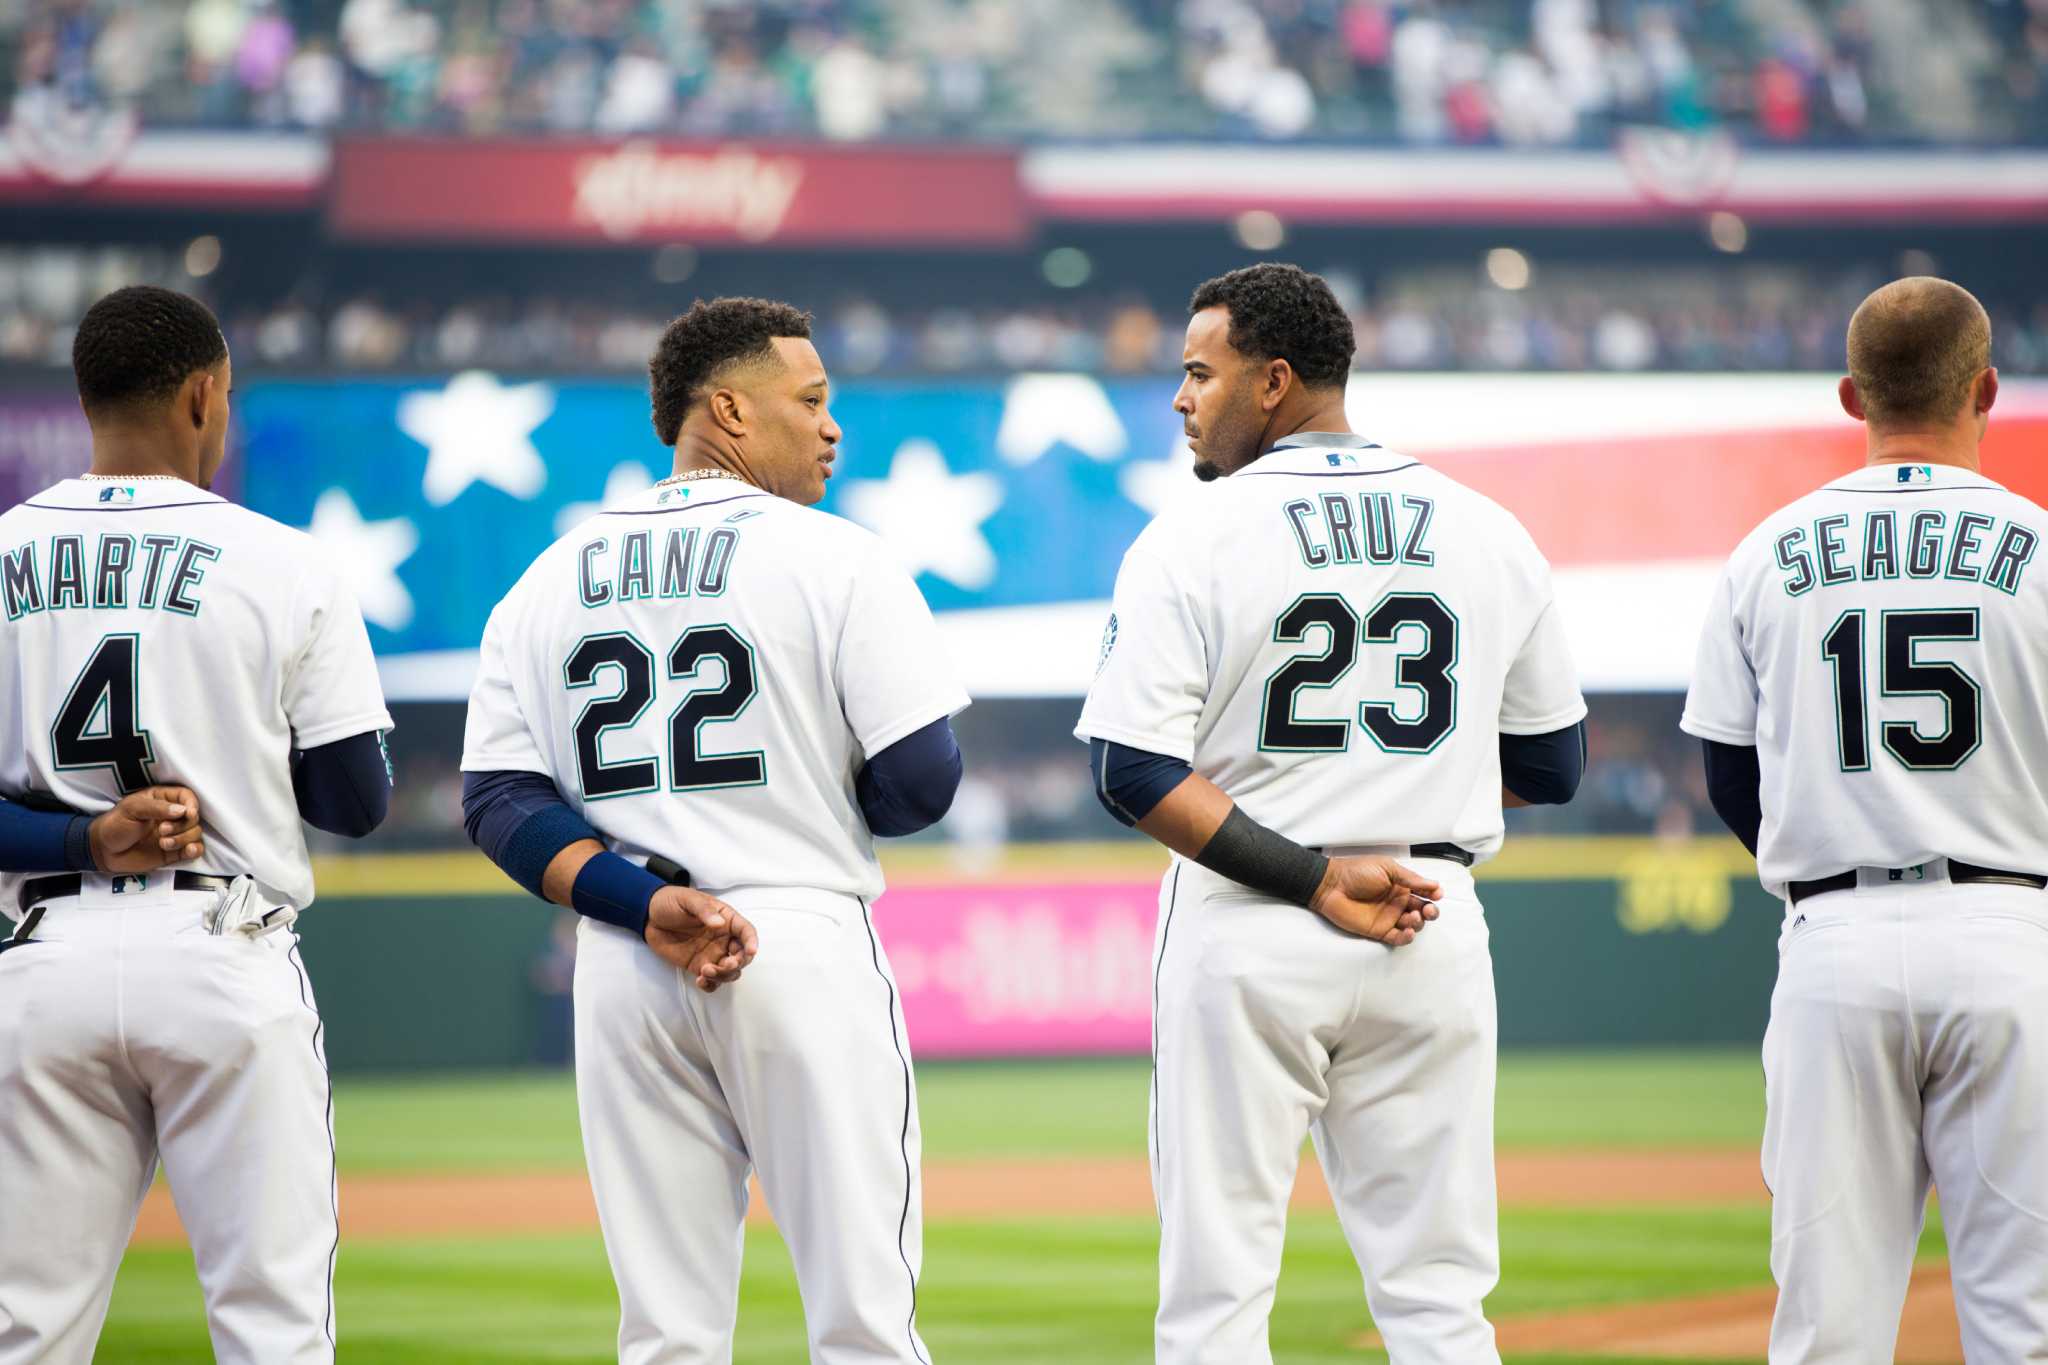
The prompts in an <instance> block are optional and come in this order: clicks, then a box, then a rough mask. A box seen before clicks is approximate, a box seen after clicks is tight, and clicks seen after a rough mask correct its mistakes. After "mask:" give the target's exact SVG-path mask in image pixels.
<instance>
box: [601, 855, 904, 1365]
mask: <svg viewBox="0 0 2048 1365" xmlns="http://www.w3.org/2000/svg"><path fill="white" fill-rule="evenodd" d="M725 899H726V901H727V902H728V903H729V904H731V905H732V906H733V907H734V908H736V909H738V910H739V911H740V912H741V913H742V914H744V915H746V916H747V917H748V918H749V919H751V920H752V921H753V922H754V925H755V927H756V928H757V929H758V930H759V931H760V934H761V952H760V956H759V957H757V958H756V959H755V960H754V963H753V965H752V966H750V967H748V968H747V969H746V974H745V975H744V976H743V977H742V978H741V979H740V980H739V981H737V982H735V983H733V984H732V985H729V986H725V987H722V988H720V989H719V990H718V991H717V992H716V993H715V994H712V995H706V994H704V993H703V992H701V991H699V990H698V989H697V988H696V987H695V986H694V985H691V984H690V983H688V982H687V981H685V980H684V979H683V978H682V976H681V975H680V974H679V973H678V972H677V971H676V970H675V969H674V968H672V967H670V966H668V965H667V964H666V963H664V962H663V961H662V960H661V959H660V958H659V957H657V956H656V955H655V954H654V951H653V950H652V949H650V948H649V947H648V946H647V945H646V944H645V943H644V942H642V941H640V940H639V939H637V938H635V937H634V936H633V935H632V934H630V933H628V932H626V931H624V930H621V929H617V928H614V927H612V926H610V925H607V924H600V923H597V922H594V921H591V920H587V919H586V920H585V921H584V922H583V924H582V926H581V929H580V932H579V936H578V940H577V954H576V986H575V994H576V1096H577V1104H578V1107H579V1109H580V1111H581V1114H582V1120H583V1148H584V1153H585V1157H586V1159H587V1160H588V1162H589V1166H590V1183H591V1188H592V1189H593V1191H594V1192H595V1193H596V1196H597V1211H598V1218H599V1221H600V1222H601V1223H602V1225H603V1228H604V1242H605V1251H606V1254H607V1255H608V1256H609V1257H610V1259H611V1266H612V1275H613V1277H614V1278H615V1279H616V1280H617V1281H618V1286H619V1299H620V1305H621V1310H622V1311H621V1316H620V1324H619V1360H620V1362H621V1365H686V1363H687V1365H700V1362H703V1363H706V1365H708V1363H711V1362H717V1363H719V1365H723V1362H728V1361H730V1360H731V1359H732V1339H733V1325H734V1319H735V1317H736V1315H737V1313H738V1308H739V1286H740V1253H741V1248H742V1245H743V1237H742V1224H743V1221H744V1219H745V1217H746V1212H747V1174H748V1172H749V1170H754V1171H758V1172H759V1174H760V1177H761V1187H762V1190H763V1192H764V1193H765V1194H766V1196H767V1199H768V1204H769V1207H770V1208H771V1209H772V1210H773V1211H774V1214H775V1221H776V1223H777V1225H778V1226H779V1227H780V1229H781V1231H782V1235H783V1238H784V1240H786V1241H787V1242H788V1244H789V1250H790V1255H791V1258H792V1259H793V1260H794V1262H795V1265H796V1275H797V1285H798V1288H799V1290H800V1291H801V1293H802V1295H803V1303H804V1321H805V1326H806V1328H807V1331H808V1333H809V1337H810V1355H811V1360H812V1361H813V1362H816V1363H817V1365H879V1363H880V1362H892V1363H895V1362H900V1363H901V1365H930V1362H931V1353H930V1352H929V1351H928V1350H927V1349H926V1348H925V1344H924V1342H923V1340H922V1339H921V1338H920V1337H919V1336H918V1334H917V1276H918V1272H919V1267H920V1265H921V1263H922V1257H923V1252H922V1247H923V1235H924V1234H923V1212H922V1203H921V1196H920V1175H919V1143H918V1123H917V1093H916V1089H915V1086H914V1083H913V1081H912V1078H911V1072H910V1053H909V1048H908V1045H907V1044H906V1042H905V1035H904V1028H903V1011H902V1007H901V1005H900V1003H899V1001H898V996H897V991H896V982H895V978H894V977H893V976H892V975H891V974H890V971H889V963H888V959H887V957H885V956H884V955H883V953H882V948H881V941H880V939H878V938H877V937H876V936H875V933H874V928H873V924H872V922H871V920H870V919H869V916H868V913H867V908H866V907H865V906H864V905H863V904H862V903H861V902H860V901H858V900H856V899H854V898H853V897H851V896H839V895H833V894H828V893H824V892H817V891H799V892H762V891H748V892H733V893H731V894H729V895H727V896H726V897H725Z"/></svg>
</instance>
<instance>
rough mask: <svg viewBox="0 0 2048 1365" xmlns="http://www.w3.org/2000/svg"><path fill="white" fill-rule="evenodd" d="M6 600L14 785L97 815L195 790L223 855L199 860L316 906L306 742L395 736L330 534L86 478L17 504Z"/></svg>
mask: <svg viewBox="0 0 2048 1365" xmlns="http://www.w3.org/2000/svg"><path fill="white" fill-rule="evenodd" d="M0 597H4V605H5V614H6V620H5V623H4V625H0V734H5V735H8V736H12V737H13V742H11V743H9V744H8V745H7V746H6V747H5V749H4V751H0V794H4V795H5V796H6V797H7V798H8V799H10V800H21V799H23V798H25V797H28V796H30V795H32V794H38V793H40V794H44V795H48V796H53V797H55V798H56V799H57V800H58V801H60V802H62V803H63V804H65V805H67V806H70V807H72V808H73V809H75V810H79V811H82V812H89V813H97V812H100V811H103V810H106V809H108V808H109V807H111V806H112V805H114V804H115V802H116V801H117V800H118V799H119V797H120V796H121V794H122V793H124V792H128V791H133V790H135V789H137V788H140V787H145V786H148V785H149V784H151V783H153V782H174V783H179V784H182V785H185V786H188V787H190V788H192V789H193V790H194V791H195V792H197V793H198V794H199V800H200V811H201V819H202V820H203V821H204V824H205V830H206V852H205V854H204V855H203V856H202V857H201V858H200V859H199V860H198V861H197V862H193V863H188V864H184V865H183V866H185V867H187V868H189V869H190V870H192V871H195V872H208V873H215V874H218V875H223V876H237V875H243V874H246V875H248V876H250V877H252V878H254V879H255V880H256V882H257V883H258V885H259V886H260V887H261V888H262V889H263V890H264V892H265V894H266V895H269V896H271V897H272V898H273V899H279V900H288V901H290V902H291V903H292V904H294V905H297V906H300V907H304V906H306V905H309V904H311V903H312V900H313V870H312V866H311V864H310V863H309V862H308V861H307V857H306V837H305V829H304V826H303V825H301V823H300V821H299V808H298V800H297V798H296V797H295V796H294V794H293V791H292V776H291V752H292V750H294V749H311V748H316V747H318V746H320V745H322V744H331V743H333V742H334V741H336V740H340V739H347V738H348V737H350V736H351V735H359V734H365V733H368V732H370V731H373V730H389V729H390V728H391V715H390V713H389V712H388V711H386V710H385V707H384V694H383V691H382V688H381V686H380V685H379V683H378V679H377V667H376V661H375V659H374V658H373V657H372V656H371V653H370V640H369V634H368V632H367V631H366V630H365V629H364V627H363V617H362V613H361V611H360V610H359V609H358V607H357V606H356V601H355V597H354V595H353V594H352V593H351V592H350V591H349V589H348V587H347V585H346V584H345V583H344V582H343V581H342V579H341V578H340V577H339V576H338V575H337V574H336V573H335V572H334V570H333V567H332V566H331V565H330V564H329V562H328V559H327V552H326V551H324V550H323V549H322V548H321V547H320V545H319V544H318V542H316V541H314V540H313V539H312V538H311V537H310V536H308V535H306V534H305V533H304V532H302V531H295V530H292V529H291V528H289V527H286V526H281V525H279V524H278V523H276V522H274V521H271V520H270V519H269V518H267V517H263V516H259V515H257V514H256V513H254V512H251V511H248V510H247V509H246V508H242V507H238V506H236V505H235V504H233V503H230V502H228V501H226V500H225V499H223V498H219V497H216V496H215V495H213V494H212V493H208V492H205V491H204V490H202V489H199V488H196V487H194V486H193V485H191V484H188V483H185V482H183V481H181V480H178V479H169V478H147V479H133V480H127V479H100V478H85V479H70V480H67V481H65V482H63V483H60V484H58V485H56V486H55V487H53V488H50V489H48V490H46V491H45V492H42V493H39V494H37V495H36V496H35V497H33V498H31V499H30V500H29V501H27V502H25V503H22V504H21V505H19V506H17V507H14V508H12V509H10V510H9V511H8V512H7V513H6V514H5V515H0ZM22 880H23V878H22V877H21V876H19V875H0V911H5V912H6V913H7V914H9V915H12V914H14V913H16V907H15V897H16V892H17V889H18V887H19V884H20V882H21V881H22Z"/></svg>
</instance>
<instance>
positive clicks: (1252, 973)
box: [1152, 850, 1500, 1365]
mask: <svg viewBox="0 0 2048 1365" xmlns="http://www.w3.org/2000/svg"><path fill="white" fill-rule="evenodd" d="M1360 851H1365V852H1370V851H1373V850H1360ZM1414 868H1415V870H1416V871H1418V872H1421V873H1423V874H1424V875H1426V876H1430V877H1434V878H1436V879H1437V880H1438V881H1440V882H1441V883H1442V884H1443V888H1444V901H1443V906H1442V917H1441V918H1440V919H1438V920H1436V921H1435V922H1434V923H1432V924H1430V925H1429V926H1428V927H1426V928H1425V929H1424V930H1423V931H1422V934H1421V936H1420V937H1418V938H1417V939H1416V941H1415V942H1414V943H1412V944H1410V945H1408V946H1407V947H1404V948H1391V949H1390V948H1387V947H1385V946H1383V945H1381V944H1378V943H1374V942H1370V941H1367V940H1364V939H1359V938H1354V937H1352V936H1350V935H1347V934H1344V933H1341V932H1340V931H1338V930H1336V929H1334V928H1332V927H1331V926H1330V925H1329V924H1328V923H1327V922H1326V921H1325V920H1323V919H1322V918H1321V917H1319V916H1317V915H1315V914H1313V913H1312V912H1310V911H1307V910H1303V909H1300V908H1299V907H1297V906H1292V905H1286V904H1282V903H1280V902H1277V901H1272V900H1267V899H1264V898H1262V897H1260V896H1258V895H1257V894H1255V893H1253V892H1250V891H1247V890H1246V889H1245V888H1244V887H1242V886H1239V885H1237V884H1236V883H1234V882H1229V881H1226V880H1224V879H1223V878H1220V877H1217V876H1216V875H1215V874H1213V873H1210V872H1208V871H1206V870H1204V869H1203V868H1201V867H1199V866H1197V865H1195V864H1193V863H1189V862H1184V861H1182V860H1180V859H1176V860H1175V861H1174V866H1173V869H1172V870H1171V871H1169V872H1168V874H1167V879H1166V882H1165V884H1164V885H1163V886H1162V888H1161V893H1160V911H1159V932H1158V939H1157V948H1156V951H1155V955H1154V964H1155V966H1154V970H1155V982H1156V986H1155V992H1156V1001H1155V1014H1154V1021H1153V1035H1152V1036H1153V1058H1154V1070H1153V1094H1152V1185H1153V1190H1154V1192H1155V1194H1156V1196H1157V1198H1158V1204H1159V1216H1160V1224H1161V1227H1160V1253H1159V1254H1160V1273H1159V1317H1158V1323H1157V1347H1158V1359H1159V1361H1160V1363H1161V1365H1268V1362H1271V1360H1272V1359H1273V1355H1272V1351H1271V1348H1270V1347H1269V1345H1268V1343H1267V1318H1268V1316H1269V1314H1270V1313H1271V1310H1272V1306H1273V1294H1274V1288H1275V1285H1276V1284H1277V1283H1278V1280H1279V1276H1280V1256H1281V1250H1282V1243H1283V1241H1284V1239H1285V1236H1286V1223H1287V1201H1288V1196H1289V1194H1290V1193H1291V1192H1292V1190H1293V1188H1294V1177H1295V1172H1296V1167H1297V1166H1298V1165H1299V1162H1300V1157H1301V1141H1302V1136H1303V1135H1304V1134H1308V1135H1309V1136H1311V1137H1313V1138H1314V1140H1315V1148H1316V1154H1317V1156H1318V1157H1320V1158H1321V1161H1322V1165H1323V1171H1324V1174H1325V1175H1326V1176H1327V1177H1328V1180H1329V1185H1330V1192H1331V1195H1332V1196H1333V1198H1334V1199H1335V1201H1336V1206H1337V1214H1338V1218H1339V1220H1340V1221H1341V1222H1342V1224H1343V1227H1344V1235H1345V1237H1346V1239H1347V1240H1348V1241H1349V1242H1350V1244H1351V1250H1352V1253H1353V1254H1354V1255H1355V1256H1356V1257H1357V1258H1358V1263H1359V1267H1360V1269H1361V1270H1363V1272H1364V1275H1365V1297H1366V1302H1367V1303H1368V1304H1369V1305H1370V1307H1371V1309H1372V1316H1373V1321H1374V1323H1375V1325H1376V1326H1377V1327H1378V1328H1379V1331H1380V1334H1381V1336H1382V1337H1383V1338H1384V1340H1385V1342H1386V1345H1387V1349H1388V1351H1389V1353H1390V1354H1391V1355H1392V1358H1393V1360H1394V1362H1395V1365H1482V1363H1483V1362H1498V1361H1499V1359H1500V1357H1499V1356H1498V1355H1497V1354H1496V1352H1495V1349H1494V1342H1493V1329H1492V1327H1491V1326H1489V1325H1488V1324H1487V1321H1486V1318H1485V1315H1484V1314H1483V1312H1482V1311H1481V1307H1480V1303H1481V1300H1483V1299H1484V1298H1485V1297H1486V1295H1487V1293H1488V1292H1489V1291H1491V1290H1492V1288H1493V1286H1494V1283H1495V1282H1496V1281H1497V1280H1498V1279H1499V1278H1500V1254H1499V1233H1498V1227H1497V1219H1496V1213H1495V1198H1494V1170H1493V1090H1494V1041H1495V1015H1494V994H1493V961H1492V957H1491V955H1490V954H1489V952H1488V949H1487V930H1486V920H1485V917H1484V915H1483V913H1482V912H1481V909H1480V905H1479V900H1478V897H1477V895H1476V893H1475V892H1474V889H1473V882H1472V874H1471V872H1470V870H1469V869H1467V868H1464V867H1462V866H1460V865H1458V864H1457V863H1453V862H1446V861H1443V860H1439V859H1419V860H1416V861H1415V863H1414Z"/></svg>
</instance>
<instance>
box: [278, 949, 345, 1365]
mask: <svg viewBox="0 0 2048 1365" xmlns="http://www.w3.org/2000/svg"><path fill="white" fill-rule="evenodd" d="M286 957H287V958H288V959H289V961H290V962H291V964H292V970H293V971H295V972H297V973H298V974H299V1000H300V1002H301V1003H302V1004H304V1005H305V1007H306V1009H307V1011H308V1012H309V1013H311V1014H312V1016H313V1055H314V1056H315V1057H317V1058H318V1059H319V1061H320V1079H322V1080H323V1081H325V1082H327V1198H328V1202H329V1204H330V1205H331V1206H332V1207H333V1209H334V1245H333V1246H331V1247H329V1248H328V1249H327V1317H326V1320H325V1322H324V1323H323V1326H324V1327H325V1328H326V1331H327V1345H328V1347H329V1349H332V1348H333V1347H334V1260H335V1257H337V1256H339V1255H340V1254H341V1160H340V1157H339V1155H338V1154H337V1153H336V1151H335V1147H334V1077H333V1076H331V1075H330V1074H328V1070H327V1054H326V1053H325V1052H323V1051H321V1049H320V1034H321V1032H322V1030H324V1029H325V1028H326V1027H327V1021H326V1020H325V1019H322V1018H321V1017H320V1011H319V1009H318V1008H316V1007H315V1006H314V1004H313V995H312V991H311V989H310V986H309V984H308V983H307V981H306V966H305V963H304V962H302V961H301V960H300V958H299V942H298V935H297V934H293V935H292V946H291V951H290V952H288V953H287V954H286Z"/></svg>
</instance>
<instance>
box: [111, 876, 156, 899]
mask: <svg viewBox="0 0 2048 1365" xmlns="http://www.w3.org/2000/svg"><path fill="white" fill-rule="evenodd" d="M147 890H149V878H148V877H142V876H136V877H116V878H114V894H115V895H117V896H124V895H126V894H128V893H129V892H130V891H147Z"/></svg>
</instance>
